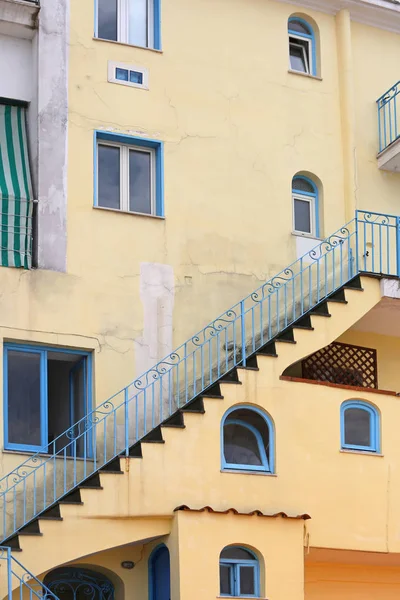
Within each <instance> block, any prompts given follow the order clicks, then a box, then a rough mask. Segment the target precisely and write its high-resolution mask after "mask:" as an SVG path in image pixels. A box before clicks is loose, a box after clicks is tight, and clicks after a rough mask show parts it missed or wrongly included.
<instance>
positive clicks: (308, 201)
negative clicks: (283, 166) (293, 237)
mask: <svg viewBox="0 0 400 600" xmlns="http://www.w3.org/2000/svg"><path fill="white" fill-rule="evenodd" d="M292 203H293V232H294V233H299V234H301V235H308V236H310V237H319V234H320V232H319V198H318V188H317V186H316V185H315V183H314V182H313V181H312V180H311V179H309V178H308V177H304V176H301V175H296V176H295V177H293V180H292Z"/></svg>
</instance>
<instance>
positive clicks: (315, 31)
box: [288, 12, 321, 77]
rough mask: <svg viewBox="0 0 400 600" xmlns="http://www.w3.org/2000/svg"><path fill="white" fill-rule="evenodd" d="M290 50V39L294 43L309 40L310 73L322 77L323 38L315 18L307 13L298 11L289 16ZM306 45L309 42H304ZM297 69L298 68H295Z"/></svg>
mask: <svg viewBox="0 0 400 600" xmlns="http://www.w3.org/2000/svg"><path fill="white" fill-rule="evenodd" d="M288 36H289V52H290V40H291V37H292V40H293V41H294V43H299V44H300V45H302V42H303V41H304V42H309V53H310V58H311V61H312V64H310V69H309V75H313V76H314V77H321V38H320V33H319V27H318V24H317V22H316V21H315V19H313V18H312V17H310V16H309V15H307V14H305V13H300V12H296V13H293V14H292V15H290V16H289V18H288ZM304 45H305V46H306V45H307V44H304ZM294 70H296V69H294Z"/></svg>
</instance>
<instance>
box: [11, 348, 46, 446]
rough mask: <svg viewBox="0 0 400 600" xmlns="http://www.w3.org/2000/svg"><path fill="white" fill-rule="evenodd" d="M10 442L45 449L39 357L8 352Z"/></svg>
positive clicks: (25, 353)
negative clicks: (42, 428)
mask: <svg viewBox="0 0 400 600" xmlns="http://www.w3.org/2000/svg"><path fill="white" fill-rule="evenodd" d="M7 354H8V373H7V375H8V398H7V403H8V442H9V443H10V444H23V445H29V446H42V435H41V434H42V432H41V410H40V395H41V394H40V392H41V387H40V354H35V353H33V352H20V351H14V350H9V351H8V352H7Z"/></svg>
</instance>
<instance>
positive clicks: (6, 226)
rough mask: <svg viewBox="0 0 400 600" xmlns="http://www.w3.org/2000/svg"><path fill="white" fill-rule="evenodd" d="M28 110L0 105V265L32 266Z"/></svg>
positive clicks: (31, 205) (31, 203)
mask: <svg viewBox="0 0 400 600" xmlns="http://www.w3.org/2000/svg"><path fill="white" fill-rule="evenodd" d="M25 117H26V115H25V109H24V108H23V107H21V106H10V105H1V104H0V200H1V232H0V238H1V251H0V256H1V260H0V264H1V265H2V266H8V267H24V268H27V269H29V268H30V267H31V263H32V261H31V255H32V212H33V210H32V209H33V197H32V183H31V176H30V169H29V160H28V145H27V136H26V120H25Z"/></svg>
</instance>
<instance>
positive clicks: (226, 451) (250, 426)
mask: <svg viewBox="0 0 400 600" xmlns="http://www.w3.org/2000/svg"><path fill="white" fill-rule="evenodd" d="M273 431H274V430H273V425H272V422H271V420H270V419H269V417H268V416H267V415H265V414H264V413H263V412H262V411H261V410H260V409H257V408H256V407H251V408H249V407H247V406H235V407H233V408H231V409H230V410H229V411H228V412H227V413H226V414H225V416H224V418H223V420H222V428H221V434H222V443H221V451H222V456H221V462H222V468H223V469H227V470H231V469H232V470H240V471H263V472H265V473H273V472H274V433H273Z"/></svg>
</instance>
